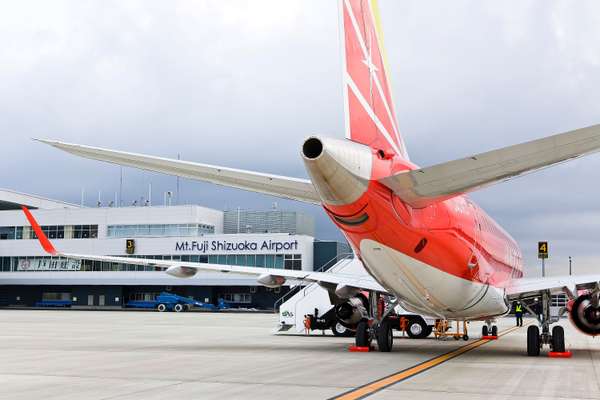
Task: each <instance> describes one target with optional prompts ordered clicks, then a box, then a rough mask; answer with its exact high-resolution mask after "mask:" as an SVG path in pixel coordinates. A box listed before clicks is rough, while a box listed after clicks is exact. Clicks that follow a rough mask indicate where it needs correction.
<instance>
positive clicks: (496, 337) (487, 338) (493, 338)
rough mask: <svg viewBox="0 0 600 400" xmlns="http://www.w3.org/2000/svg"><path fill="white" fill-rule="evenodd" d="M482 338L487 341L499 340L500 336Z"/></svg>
mask: <svg viewBox="0 0 600 400" xmlns="http://www.w3.org/2000/svg"><path fill="white" fill-rule="evenodd" d="M481 338H482V339H486V340H498V336H492V335H487V336H482V337H481Z"/></svg>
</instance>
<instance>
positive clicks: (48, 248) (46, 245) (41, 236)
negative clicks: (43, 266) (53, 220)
mask: <svg viewBox="0 0 600 400" xmlns="http://www.w3.org/2000/svg"><path fill="white" fill-rule="evenodd" d="M21 209H22V210H23V212H24V213H25V217H26V218H27V221H29V224H30V225H31V228H32V229H33V231H34V232H35V235H36V236H37V238H38V240H39V242H40V244H41V245H42V248H43V249H44V251H45V252H46V253H48V254H50V255H52V256H55V255H58V251H56V249H55V248H54V246H53V245H52V243H51V242H50V240H48V237H47V236H46V234H45V233H44V231H43V230H42V227H41V226H40V224H38V223H37V221H36V220H35V218H34V217H33V215H32V214H31V211H29V209H28V208H27V207H25V206H21Z"/></svg>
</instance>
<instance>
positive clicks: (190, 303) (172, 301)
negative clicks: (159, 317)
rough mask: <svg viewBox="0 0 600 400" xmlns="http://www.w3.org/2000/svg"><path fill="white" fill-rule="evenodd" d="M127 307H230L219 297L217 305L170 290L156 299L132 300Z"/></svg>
mask: <svg viewBox="0 0 600 400" xmlns="http://www.w3.org/2000/svg"><path fill="white" fill-rule="evenodd" d="M125 307H130V308H146V309H156V310H158V311H159V312H164V311H175V312H182V311H189V310H191V309H192V308H193V307H199V308H203V309H205V310H212V311H216V310H222V309H225V308H229V306H228V305H227V303H225V301H224V300H223V299H219V304H218V306H215V305H214V304H211V303H203V302H201V301H197V300H194V299H192V298H190V297H183V296H178V295H176V294H173V293H169V292H162V293H161V294H160V295H158V296H157V297H156V299H155V300H151V301H145V300H130V301H128V302H127V303H126V304H125Z"/></svg>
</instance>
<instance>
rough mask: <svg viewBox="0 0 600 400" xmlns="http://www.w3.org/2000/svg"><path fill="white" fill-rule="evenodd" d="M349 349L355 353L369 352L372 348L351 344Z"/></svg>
mask: <svg viewBox="0 0 600 400" xmlns="http://www.w3.org/2000/svg"><path fill="white" fill-rule="evenodd" d="M348 351H351V352H353V353H368V352H369V351H371V348H370V347H367V346H350V347H348Z"/></svg>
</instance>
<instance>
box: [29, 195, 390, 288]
mask: <svg viewBox="0 0 600 400" xmlns="http://www.w3.org/2000/svg"><path fill="white" fill-rule="evenodd" d="M21 208H22V209H23V212H24V213H25V217H26V218H27V220H28V221H29V223H30V224H31V227H32V229H33V231H34V232H35V234H36V235H37V237H38V240H39V241H40V244H41V245H42V247H43V249H44V250H45V251H46V252H47V253H48V254H50V255H52V256H55V257H65V258H73V259H78V260H93V261H106V262H114V263H123V264H135V265H144V266H151V267H157V268H161V269H165V270H166V273H167V274H169V275H172V276H175V277H178V278H191V277H192V276H194V275H195V274H196V273H197V272H198V271H215V272H233V273H238V274H245V275H255V276H257V278H258V279H257V281H258V283H261V284H264V285H265V286H269V285H281V284H283V283H285V281H286V280H292V281H304V282H317V283H320V284H325V285H329V286H331V285H334V286H335V287H338V288H339V287H344V286H345V287H348V288H356V289H360V290H369V291H376V292H381V293H387V290H386V289H385V288H384V287H383V286H381V285H380V284H379V283H377V282H376V281H375V280H374V279H373V278H372V277H371V276H368V275H353V274H340V273H328V272H313V271H297V270H287V269H277V268H261V267H244V266H238V265H221V264H204V263H193V262H184V261H170V260H153V259H145V258H135V257H132V258H130V257H112V256H97V255H89V254H73V253H63V252H60V251H58V250H56V248H55V247H54V245H53V244H52V243H51V242H50V240H48V238H47V237H46V235H45V233H44V231H43V230H42V228H41V227H40V225H39V224H38V223H37V221H36V220H35V218H34V217H33V215H32V214H31V212H30V211H29V209H28V208H27V207H25V206H22V207H21Z"/></svg>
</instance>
